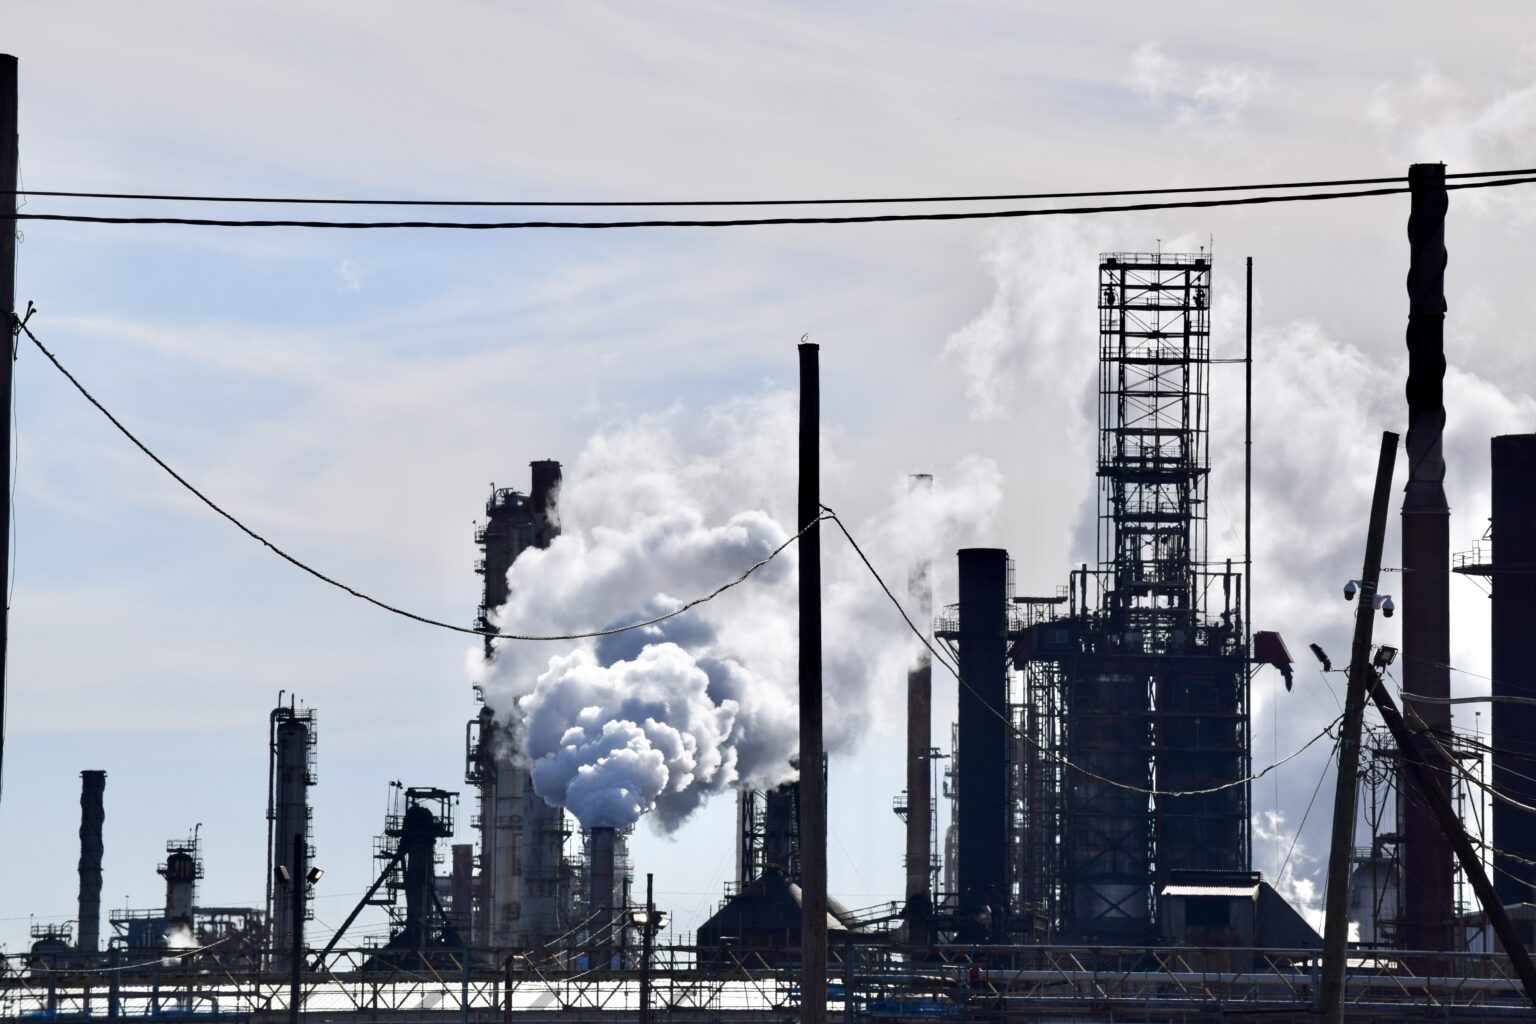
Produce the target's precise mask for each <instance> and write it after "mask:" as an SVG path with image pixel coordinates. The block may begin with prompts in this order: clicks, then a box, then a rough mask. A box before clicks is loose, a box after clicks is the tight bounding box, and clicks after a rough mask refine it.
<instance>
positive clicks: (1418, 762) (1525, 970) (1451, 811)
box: [1330, 669, 1536, 1009]
mask: <svg viewBox="0 0 1536 1024" xmlns="http://www.w3.org/2000/svg"><path fill="white" fill-rule="evenodd" d="M1368 682H1369V685H1370V693H1371V699H1372V700H1373V701H1375V702H1376V710H1377V711H1378V712H1380V713H1381V719H1382V721H1383V722H1385V723H1386V725H1387V729H1388V730H1389V731H1390V732H1391V733H1392V738H1393V739H1394V740H1396V741H1397V748H1398V751H1399V752H1400V753H1401V755H1402V757H1401V761H1402V764H1403V767H1404V769H1405V770H1406V772H1407V774H1408V776H1409V777H1410V778H1411V779H1412V780H1413V783H1414V785H1415V786H1417V787H1418V793H1419V796H1420V797H1422V798H1423V800H1424V802H1425V803H1426V804H1427V805H1428V806H1429V810H1430V813H1431V814H1433V815H1434V818H1435V822H1436V824H1438V825H1439V826H1440V829H1441V832H1442V834H1443V835H1444V837H1445V839H1446V841H1447V845H1449V846H1450V847H1451V848H1452V849H1454V850H1455V851H1456V859H1457V860H1459V861H1460V862H1461V870H1462V871H1463V872H1465V873H1466V876H1467V881H1469V882H1471V883H1472V891H1473V892H1474V893H1476V894H1477V901H1478V903H1480V904H1482V908H1483V913H1484V914H1485V915H1486V916H1487V918H1488V923H1489V924H1491V925H1493V932H1494V934H1495V935H1497V936H1498V937H1499V943H1500V944H1501V945H1503V947H1504V953H1505V955H1507V956H1508V957H1509V960H1510V963H1511V964H1512V965H1513V966H1514V968H1515V973H1516V974H1517V975H1519V977H1520V984H1521V985H1522V986H1523V987H1524V988H1525V998H1526V999H1528V1000H1530V1003H1531V1006H1532V1008H1533V1009H1536V966H1533V965H1532V963H1531V954H1530V953H1529V952H1528V951H1527V950H1526V948H1525V944H1524V943H1523V942H1521V941H1520V935H1519V933H1517V932H1516V931H1515V926H1514V923H1513V922H1512V921H1510V919H1509V915H1508V914H1507V913H1505V911H1504V904H1503V903H1501V902H1499V897H1498V894H1497V893H1495V892H1494V890H1493V883H1491V882H1489V881H1488V875H1487V874H1486V873H1484V871H1483V861H1482V858H1481V857H1479V856H1478V853H1477V850H1476V849H1475V848H1474V847H1473V846H1472V840H1471V839H1469V838H1468V837H1467V832H1466V829H1465V828H1463V827H1462V824H1461V818H1459V817H1458V816H1457V814H1456V809H1455V808H1454V807H1453V806H1451V798H1450V796H1449V795H1447V794H1446V792H1445V787H1444V785H1442V784H1441V782H1440V779H1441V778H1442V777H1443V776H1445V775H1448V774H1449V773H1451V772H1452V771H1454V770H1455V769H1454V768H1453V767H1452V766H1451V759H1450V756H1449V755H1448V754H1447V753H1446V752H1445V748H1444V747H1442V746H1440V744H1439V742H1438V741H1437V740H1436V739H1435V737H1434V733H1433V732H1430V731H1428V730H1423V729H1413V728H1410V727H1409V726H1408V724H1407V723H1406V722H1404V721H1403V716H1402V715H1401V714H1400V713H1399V712H1398V710H1397V703H1396V702H1395V701H1394V700H1393V699H1392V694H1391V693H1389V692H1388V691H1387V688H1386V687H1385V686H1384V685H1382V682H1381V677H1380V676H1379V675H1378V674H1377V673H1376V671H1375V670H1374V669H1372V670H1371V672H1370V673H1369V679H1368ZM1330 895H1331V893H1330Z"/></svg>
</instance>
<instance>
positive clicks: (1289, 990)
mask: <svg viewBox="0 0 1536 1024" xmlns="http://www.w3.org/2000/svg"><path fill="white" fill-rule="evenodd" d="M573 952H574V951H572V950H566V949H559V950H556V949H551V948H545V949H540V950H533V951H528V952H526V953H512V952H509V951H505V950H485V949H467V950H460V951H457V952H453V951H445V952H444V953H443V955H442V956H441V957H438V958H435V959H434V960H432V961H431V962H430V963H428V964H425V965H421V966H417V967H409V968H408V967H402V966H398V965H392V964H389V963H383V962H381V961H380V960H379V959H378V958H377V956H376V955H375V954H376V951H375V950H369V949H350V950H336V951H334V952H332V953H328V954H326V955H324V956H322V957H319V958H318V959H316V960H315V961H314V962H312V963H311V964H310V969H309V970H307V971H306V972H305V974H304V977H303V981H302V986H301V990H300V999H301V1003H300V1008H301V1009H302V1013H303V1016H304V1018H305V1019H306V1020H310V1021H315V1022H319V1021H354V1020H355V1021H362V1020H370V1021H376V1020H389V1021H393V1022H399V1024H408V1022H414V1021H422V1022H428V1021H431V1022H438V1021H441V1022H444V1024H447V1022H451V1021H476V1022H491V1021H505V1020H522V1021H527V1022H529V1024H543V1022H545V1021H550V1022H555V1021H560V1022H566V1021H571V1020H580V1021H594V1022H604V1021H613V1022H616V1024H617V1022H620V1021H626V1022H627V1021H632V1020H634V1019H635V1015H636V1012H637V1010H638V1009H639V1005H640V988H641V980H640V979H641V974H642V970H643V967H644V966H645V965H642V968H641V969H630V968H625V969H622V970H612V971H605V970H596V971H594V970H590V969H572V968H571V967H569V966H568V965H569V964H571V963H573V962H575V958H574V956H573ZM1212 953H1219V955H1220V958H1221V959H1222V960H1223V961H1226V960H1228V959H1230V958H1231V957H1232V956H1233V955H1234V954H1235V953H1236V954H1242V957H1241V959H1242V961H1243V963H1244V964H1245V967H1244V968H1243V969H1240V970H1238V971H1235V972H1233V971H1213V970H1210V969H1208V968H1206V967H1203V966H1202V965H1203V964H1207V963H1209V962H1210V961H1211V956H1210V954H1212ZM832 954H833V962H832V964H831V970H830V971H829V975H830V977H831V979H832V989H831V991H830V993H829V1011H830V1012H831V1013H833V1014H840V1015H841V1016H842V1018H843V1019H844V1020H846V1021H855V1020H867V1021H892V1022H895V1021H913V1020H921V1019H931V1018H935V1017H939V1018H944V1019H948V1020H953V1021H956V1022H962V1024H970V1022H978V1024H979V1022H982V1021H998V1020H1005V1019H1006V1020H1020V1021H1035V1020H1084V1021H1101V1020H1116V1021H1159V1022H1168V1021H1190V1022H1193V1021H1212V1022H1214V1021H1219V1020H1228V1019H1234V1018H1238V1017H1241V1018H1244V1019H1246V1018H1247V1017H1249V1016H1251V1015H1254V1014H1261V1015H1263V1016H1264V1017H1265V1018H1266V1019H1276V1020H1291V1019H1307V1018H1308V1016H1309V1013H1310V1012H1311V1010H1312V1008H1313V1005H1314V1002H1313V1001H1314V998H1315V993H1316V988H1317V970H1318V962H1317V959H1316V956H1317V954H1316V952H1315V951H1306V950H1247V951H1245V950H1232V949H1230V948H1227V947H1223V948H1222V949H1220V950H1204V949H1199V948H1183V947H1163V948H1156V949H1145V948H1113V947H1092V948H1088V947H1081V946H1011V947H1010V946H996V947H983V948H981V949H977V948H974V947H959V946H939V947H935V948H934V949H932V950H931V951H929V952H928V953H927V954H925V955H924V957H923V958H921V959H918V960H913V959H907V958H904V957H902V956H901V955H899V954H897V953H896V952H894V951H893V950H892V949H891V948H889V947H886V946H883V945H870V944H865V943H860V944H857V945H846V946H844V947H842V948H840V949H834V950H833V951H832ZM1410 960H1411V958H1408V957H1403V956H1400V955H1398V954H1390V955H1389V954H1380V955H1377V956H1372V957H1364V958H1360V959H1356V960H1352V962H1351V971H1350V976H1349V978H1348V984H1347V995H1346V998H1347V1005H1348V1007H1349V1013H1350V1017H1351V1019H1356V1018H1359V1019H1366V1018H1370V1019H1379V1020H1404V1019H1410V1018H1412V1019H1417V1018H1420V1017H1424V1018H1426V1019H1427V1018H1431V1017H1432V1018H1433V1019H1436V1020H1446V1019H1449V1020H1464V1021H1503V1020H1512V1019H1522V1016H1523V1015H1526V1014H1528V1012H1529V1006H1528V1005H1526V1004H1525V1002H1524V997H1523V994H1522V993H1521V990H1520V986H1519V983H1518V981H1516V980H1515V979H1514V977H1513V973H1512V971H1511V969H1510V966H1509V962H1508V960H1507V959H1506V958H1504V957H1502V956H1497V955H1480V954H1479V955H1474V954H1445V955H1441V956H1438V957H1436V958H1435V959H1434V961H1433V962H1434V964H1435V965H1436V968H1437V970H1438V971H1439V972H1440V973H1438V974H1436V975H1434V976H1430V977H1425V976H1420V975H1417V974H1415V973H1414V971H1413V970H1412V967H1411V964H1410ZM648 966H649V971H648V972H646V973H648V981H649V987H650V991H651V1007H652V1011H653V1014H657V1015H660V1016H661V1017H662V1018H664V1019H666V1020H670V1021H698V1022H704V1021H737V1022H742V1024H748V1022H765V1024H766V1022H770V1021H771V1022H788V1021H791V1020H794V1019H795V1018H796V1015H797V1013H798V1009H799V1005H798V1004H799V995H800V986H799V977H798V973H799V972H798V970H796V969H794V968H781V969H773V968H770V967H768V966H767V965H765V964H764V963H762V962H761V961H754V960H752V959H750V958H743V957H732V958H731V959H730V960H728V961H726V962H724V963H721V964H718V965H713V966H701V965H699V964H698V963H696V962H695V958H694V951H693V949H692V948H691V947H676V946H663V947H659V948H658V949H656V950H655V952H654V953H653V955H652V957H651V961H650V964H649V965H648ZM288 998H289V988H288V979H287V978H286V977H285V976H283V975H280V974H272V973H256V972H250V971H247V970H242V969H241V968H240V966H239V965H235V964H230V963H225V962H223V961H222V960H221V959H220V957H219V955H218V953H217V952H214V951H210V952H207V953H202V954H198V955H195V956H192V957H186V958H180V959H164V960H162V959H159V958H156V959H153V960H150V961H129V960H125V959H123V958H121V957H120V956H118V955H117V954H101V955H98V956H97V957H96V958H95V959H94V961H93V963H92V964H91V965H89V966H85V967H58V966H55V965H54V964H53V963H52V962H50V961H49V960H48V959H47V958H45V957H27V956H11V957H5V958H3V960H0V1016H3V1017H4V1018H6V1019H11V1020H14V1019H19V1018H25V1017H51V1018H55V1019H57V1018H74V1019H91V1018H109V1017H141V1018H142V1017H163V1016H175V1017H176V1018H177V1019H178V1020H183V1021H188V1022H192V1021H215V1020H221V1021H227V1020H248V1021H273V1022H277V1021H282V1020H286V1019H288V1015H289V1005H288Z"/></svg>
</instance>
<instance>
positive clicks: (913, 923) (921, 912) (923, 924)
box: [906, 473, 933, 945]
mask: <svg viewBox="0 0 1536 1024" xmlns="http://www.w3.org/2000/svg"><path fill="white" fill-rule="evenodd" d="M907 486H908V490H909V491H910V492H912V493H914V494H926V492H928V491H929V490H931V489H932V487H933V477H931V476H929V475H928V474H926V473H919V474H914V475H912V476H910V477H908V478H907ZM931 570H932V559H931V558H930V557H929V556H928V554H927V553H924V554H923V555H922V556H921V557H919V559H918V561H917V564H916V565H914V566H913V567H912V571H911V575H910V576H909V577H908V579H907V596H908V598H909V599H910V601H911V606H912V615H913V617H914V618H915V619H916V620H917V621H918V623H919V624H920V626H921V628H922V630H923V633H924V635H925V636H926V634H927V631H928V629H929V628H930V625H931V622H932V619H933V582H932V578H931ZM932 733H933V659H932V656H931V655H930V654H929V653H928V648H926V647H922V648H920V649H919V650H918V653H917V661H916V663H915V664H913V666H912V667H911V668H910V669H909V670H908V671H907V927H906V932H907V941H908V942H910V943H912V944H913V945H927V943H928V919H929V915H930V913H931V911H932V903H933V901H932V897H931V895H930V893H929V888H930V886H931V884H932V883H931V879H932V877H933V871H932V865H931V864H930V863H929V854H928V851H929V849H930V847H931V842H932V837H931V835H930V833H929V827H930V818H931V813H930V812H931V809H932V806H933V792H932V790H931V788H930V782H929V779H930V773H929V771H928V763H929V760H930V754H929V752H930V751H931V750H932V749H933V735H932Z"/></svg>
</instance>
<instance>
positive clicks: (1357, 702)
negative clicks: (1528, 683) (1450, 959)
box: [1318, 430, 1397, 1024]
mask: <svg viewBox="0 0 1536 1024" xmlns="http://www.w3.org/2000/svg"><path fill="white" fill-rule="evenodd" d="M1396 459H1397V435H1396V434H1394V433H1392V432H1391V431H1390V430H1389V431H1385V432H1384V433H1383V434H1382V435H1381V454H1380V456H1379V457H1378V458H1377V460H1376V490H1375V492H1374V494H1373V496H1372V497H1371V521H1370V527H1369V529H1368V530H1367V531H1366V535H1365V562H1364V564H1363V565H1362V566H1361V568H1360V579H1359V580H1357V581H1356V585H1357V586H1358V588H1359V591H1358V595H1357V599H1358V601H1359V604H1358V605H1357V607H1356V609H1355V637H1354V643H1353V644H1352V645H1351V646H1350V651H1349V686H1348V688H1347V690H1346V691H1345V695H1344V724H1343V731H1342V732H1340V734H1339V777H1338V779H1337V780H1336V781H1335V785H1334V795H1333V841H1332V843H1331V845H1330V846H1329V849H1328V896H1327V904H1326V910H1325V911H1324V918H1323V978H1322V984H1321V986H1320V987H1319V989H1318V1009H1320V1010H1321V1011H1322V1015H1323V1020H1324V1021H1326V1022H1328V1024H1341V1022H1342V1021H1343V1020H1344V974H1345V961H1346V958H1347V957H1348V955H1349V954H1348V948H1347V947H1348V944H1349V915H1348V913H1347V910H1348V907H1349V860H1350V849H1351V847H1353V845H1354V839H1355V776H1356V774H1357V772H1358V771H1359V768H1360V729H1361V724H1362V722H1363V721H1364V718H1365V694H1366V690H1367V688H1368V687H1369V686H1370V681H1369V680H1370V678H1371V677H1372V676H1373V672H1372V669H1371V630H1372V627H1373V626H1374V625H1375V622H1376V605H1375V597H1376V581H1377V579H1378V578H1379V577H1380V576H1381V546H1382V542H1383V539H1384V538H1385V536H1386V532H1387V505H1388V504H1389V503H1390V501H1391V500H1392V464H1393V462H1394V461H1395V460H1396Z"/></svg>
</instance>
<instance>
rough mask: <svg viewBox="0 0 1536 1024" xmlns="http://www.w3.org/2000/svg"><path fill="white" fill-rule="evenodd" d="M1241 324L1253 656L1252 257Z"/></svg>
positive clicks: (1247, 606)
mask: <svg viewBox="0 0 1536 1024" xmlns="http://www.w3.org/2000/svg"><path fill="white" fill-rule="evenodd" d="M1244 306H1245V307H1246V309H1245V314H1244V326H1243V601H1244V606H1243V609H1242V611H1243V651H1244V652H1245V653H1246V655H1247V656H1248V657H1249V658H1252V657H1253V643H1252V637H1253V257H1252V256H1249V257H1248V281H1247V287H1246V288H1245V289H1244Z"/></svg>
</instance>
